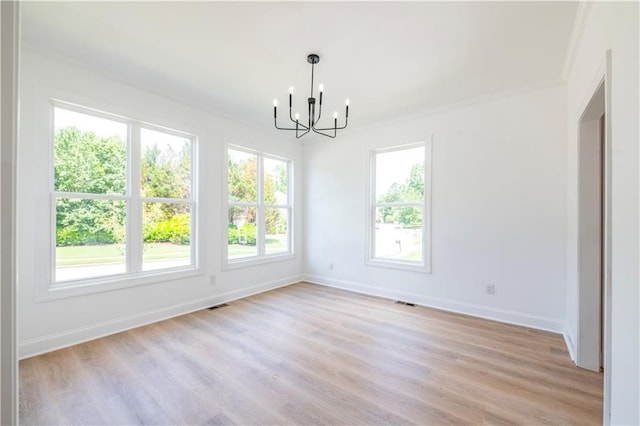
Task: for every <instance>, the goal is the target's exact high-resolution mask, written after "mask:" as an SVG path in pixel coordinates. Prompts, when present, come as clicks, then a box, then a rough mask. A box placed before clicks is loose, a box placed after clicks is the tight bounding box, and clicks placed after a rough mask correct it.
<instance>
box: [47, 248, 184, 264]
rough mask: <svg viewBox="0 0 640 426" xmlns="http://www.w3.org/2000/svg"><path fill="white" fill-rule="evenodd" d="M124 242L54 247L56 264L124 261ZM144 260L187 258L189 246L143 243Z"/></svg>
mask: <svg viewBox="0 0 640 426" xmlns="http://www.w3.org/2000/svg"><path fill="white" fill-rule="evenodd" d="M124 251H125V247H124V244H102V245H92V246H66V247H56V265H57V266H58V267H61V266H76V265H96V264H108V263H122V262H124V261H125V256H124ZM143 253H144V254H143V256H144V260H163V259H168V260H176V259H187V258H189V246H187V245H179V244H171V243H145V244H144V252H143Z"/></svg>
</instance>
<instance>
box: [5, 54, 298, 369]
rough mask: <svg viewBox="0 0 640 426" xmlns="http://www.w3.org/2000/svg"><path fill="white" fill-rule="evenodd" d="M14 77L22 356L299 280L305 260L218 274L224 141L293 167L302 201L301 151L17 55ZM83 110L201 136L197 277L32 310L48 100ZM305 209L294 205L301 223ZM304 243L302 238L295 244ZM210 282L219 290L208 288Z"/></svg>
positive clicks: (39, 57) (44, 220)
mask: <svg viewBox="0 0 640 426" xmlns="http://www.w3.org/2000/svg"><path fill="white" fill-rule="evenodd" d="M22 54H23V56H22V58H21V59H22V69H21V84H20V95H21V103H22V104H21V132H22V133H21V139H20V142H19V147H18V205H17V206H18V216H19V217H18V223H17V233H18V238H17V240H18V243H19V246H18V274H19V280H18V287H19V296H18V312H19V315H20V318H19V324H18V336H19V350H20V356H21V357H26V356H30V355H33V354H36V353H39V352H43V351H48V350H51V349H53V348H56V347H60V346H64V345H69V344H72V343H76V342H78V341H81V340H85V339H91V338H95V337H97V336H99V335H103V334H107V333H113V332H116V331H119V330H122V329H125V328H129V327H133V326H137V325H140V324H143V323H146V322H150V321H154V320H158V319H161V318H164V317H167V316H172V315H177V314H180V313H183V312H186V311H189V310H194V309H199V308H202V307H205V306H210V305H212V304H215V303H220V302H222V301H226V300H230V299H234V298H238V297H242V296H244V295H248V294H251V293H255V292H259V291H263V290H266V289H269V288H273V287H276V286H280V285H285V284H289V283H292V282H297V281H299V279H300V275H301V272H302V255H301V254H298V255H297V257H296V258H295V259H293V260H289V261H283V262H278V263H273V264H267V265H261V266H254V267H249V268H242V269H234V270H232V271H222V256H223V252H222V251H221V250H222V248H223V241H222V230H223V227H224V226H226V222H225V220H226V212H223V211H222V208H223V207H222V197H223V192H222V188H221V185H222V178H223V170H224V164H223V153H224V148H223V146H224V143H235V144H239V145H243V146H248V147H252V148H256V149H263V150H265V151H267V152H270V153H274V154H280V155H284V156H287V157H289V158H292V159H293V160H294V168H295V176H294V180H295V183H296V185H294V186H295V188H297V189H296V192H295V194H294V195H295V197H296V198H297V199H299V200H300V199H301V198H302V191H301V190H302V185H301V184H300V182H301V181H302V169H303V167H302V149H301V147H300V145H299V144H297V143H296V142H295V141H291V140H283V139H278V138H276V137H274V135H273V134H271V133H270V134H265V133H261V132H258V131H256V130H253V129H251V128H249V127H247V126H245V125H242V124H239V123H236V122H232V121H230V120H227V119H223V118H220V117H216V116H214V115H212V114H210V113H207V112H205V111H202V110H198V109H196V108H193V107H189V106H187V105H184V104H181V103H179V102H176V101H173V100H170V99H167V98H164V97H162V96H160V95H157V94H153V93H149V92H147V91H144V90H141V89H138V88H135V87H130V86H127V85H126V84H123V83H121V82H118V81H115V80H113V79H110V78H107V77H105V76H100V75H98V74H96V73H94V72H90V71H88V70H83V69H81V68H79V67H78V66H76V65H71V64H66V63H63V62H61V61H59V60H57V59H54V58H51V57H47V56H46V55H44V54H42V53H39V52H35V51H30V50H23V52H22ZM51 96H54V97H58V98H61V99H64V100H68V101H71V102H75V103H78V104H81V105H86V106H90V107H94V108H97V109H101V110H104V111H108V112H112V113H116V114H121V115H124V116H127V117H131V118H135V119H139V120H144V121H148V122H152V123H157V124H161V125H164V126H167V127H171V128H175V129H179V130H182V131H186V132H189V133H192V134H195V135H198V136H199V143H200V145H199V160H200V164H199V170H200V176H199V177H200V181H199V187H200V199H199V204H200V216H199V224H200V237H201V239H200V246H199V249H200V251H201V255H202V257H201V261H202V265H203V266H202V268H203V270H202V273H203V274H202V275H200V276H197V277H194V278H189V279H184V280H179V281H167V282H158V283H155V284H151V285H145V286H139V287H132V288H128V289H123V290H118V291H110V292H104V293H98V294H92V295H86V296H77V297H72V298H67V299H62V300H55V301H47V302H42V303H35V302H34V289H35V285H36V284H41V283H42V280H43V279H44V278H45V277H46V274H44V270H45V269H46V268H43V267H42V265H43V256H46V255H47V252H48V248H47V247H46V243H45V242H44V241H46V239H45V238H43V236H44V235H47V233H48V232H49V230H48V228H47V224H48V223H49V213H48V208H49V207H48V206H49V194H48V188H47V182H48V176H47V170H48V167H47V156H46V150H47V146H48V144H50V141H49V139H50V138H49V136H48V130H47V122H48V116H47V114H48V99H49V97H51ZM301 207H302V203H301V202H298V203H296V205H294V208H295V218H294V220H295V221H296V222H297V223H300V224H301V223H302V209H301ZM294 243H295V245H296V247H301V245H302V233H301V232H298V233H297V234H296V236H295V241H294ZM210 275H216V278H217V284H216V285H215V286H211V285H209V284H208V282H209V276H210Z"/></svg>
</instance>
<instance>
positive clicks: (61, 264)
mask: <svg viewBox="0 0 640 426" xmlns="http://www.w3.org/2000/svg"><path fill="white" fill-rule="evenodd" d="M125 218H126V205H125V202H124V201H113V200H85V199H77V198H57V199H56V274H55V278H56V281H57V282H60V281H70V280H80V279H84V278H91V277H101V276H106V275H115V274H122V273H125V272H126V265H125Z"/></svg>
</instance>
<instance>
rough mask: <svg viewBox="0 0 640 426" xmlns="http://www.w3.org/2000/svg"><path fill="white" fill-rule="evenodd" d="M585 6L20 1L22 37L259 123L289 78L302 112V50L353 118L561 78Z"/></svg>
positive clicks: (331, 97) (328, 93)
mask: <svg viewBox="0 0 640 426" xmlns="http://www.w3.org/2000/svg"><path fill="white" fill-rule="evenodd" d="M577 4H578V3H577V2H406V3H405V2H402V3H400V2H255V3H254V2H252V3H249V2H188V3H187V2H23V3H22V18H23V22H22V34H23V41H24V42H25V44H26V45H30V46H32V47H36V48H41V49H46V50H48V51H52V52H55V53H57V54H62V55H66V56H69V57H70V58H71V59H73V60H76V61H79V62H81V63H83V64H85V65H86V66H88V67H90V68H95V69H97V70H101V71H103V72H106V73H108V74H110V75H117V76H118V78H120V79H121V80H124V81H127V82H129V83H132V84H135V85H138V86H141V87H144V88H148V89H152V90H154V91H156V92H160V93H164V94H166V95H168V96H170V97H173V98H176V99H180V100H182V101H185V102H188V103H191V104H194V105H197V106H201V107H204V108H208V109H212V110H217V111H221V112H224V113H225V114H227V115H231V116H235V117H238V118H240V119H242V120H246V121H251V122H253V123H255V124H257V125H258V126H260V127H265V128H267V127H269V126H271V125H272V101H273V99H274V98H278V99H279V101H280V105H285V104H286V103H287V94H288V88H289V86H290V85H294V86H295V87H296V96H295V97H294V106H295V105H298V106H299V109H300V112H304V108H305V104H304V102H305V100H306V98H307V97H308V96H309V95H308V92H309V85H310V81H309V80H310V72H311V66H310V65H309V64H308V63H307V61H306V56H307V54H308V53H317V54H319V55H320V58H321V59H320V63H319V64H318V65H317V66H316V83H324V87H325V93H324V96H325V99H324V100H325V106H326V107H327V109H329V110H330V111H327V112H328V113H329V112H333V111H334V110H335V109H338V110H339V112H340V114H341V115H342V113H343V110H344V107H343V105H344V99H345V98H347V97H348V98H349V99H350V101H351V106H350V114H349V115H350V127H351V126H357V125H359V124H365V123H371V122H374V121H379V120H381V119H384V118H396V117H398V116H400V115H404V114H410V113H413V112H417V111H420V110H424V109H428V108H433V107H437V106H441V105H446V104H449V103H452V102H456V101H461V100H465V99H469V98H473V97H477V96H482V95H486V94H489V93H492V92H496V91H502V90H509V89H513V88H519V87H524V86H530V85H537V84H541V83H543V82H549V81H559V80H560V78H561V72H562V67H563V63H564V59H565V56H566V52H567V48H568V45H569V39H570V37H571V31H572V27H573V21H574V16H575V14H576V10H577ZM284 112H285V111H284V110H283V111H282V113H284ZM327 115H328V114H327ZM325 117H326V116H325Z"/></svg>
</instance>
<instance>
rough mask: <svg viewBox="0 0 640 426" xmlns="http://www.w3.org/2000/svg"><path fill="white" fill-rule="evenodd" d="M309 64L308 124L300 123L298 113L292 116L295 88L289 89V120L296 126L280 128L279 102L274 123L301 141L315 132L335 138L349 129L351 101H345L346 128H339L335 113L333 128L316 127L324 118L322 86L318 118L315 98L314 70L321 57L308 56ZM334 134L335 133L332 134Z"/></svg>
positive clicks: (320, 87)
mask: <svg viewBox="0 0 640 426" xmlns="http://www.w3.org/2000/svg"><path fill="white" fill-rule="evenodd" d="M307 62H309V63H310V64H311V95H310V96H309V98H308V99H307V103H308V105H309V106H308V118H307V119H306V124H305V123H303V122H301V121H300V114H298V113H296V114H295V116H294V115H292V113H291V110H292V107H293V86H291V87H290V88H289V119H290V120H291V121H292V122H293V124H295V127H279V126H278V100H277V99H274V101H273V123H274V125H275V126H276V129H278V130H294V131H295V132H296V138H297V139H299V138H301V137H303V136H304V135H306V134H307V133H309V132H310V131H313V132H314V133H318V134H320V135H323V136H327V137H329V138H335V137H336V134H337V133H338V130H342V129H344V128H346V127H347V124H348V121H349V99H347V100H346V101H345V108H346V109H345V114H344V126H341V127H338V113H337V112H334V113H333V127H316V126H317V125H318V122H319V121H320V118H321V117H322V92H323V91H324V87H323V85H322V84H321V85H320V86H318V92H319V93H320V98H319V100H318V115H317V116H316V98H314V97H313V70H314V67H315V65H316V64H317V63H318V62H320V56H318V55H316V54H315V53H312V54H310V55H308V56H307ZM331 132H333V133H331Z"/></svg>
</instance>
